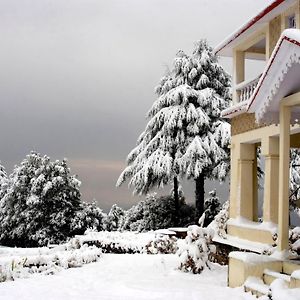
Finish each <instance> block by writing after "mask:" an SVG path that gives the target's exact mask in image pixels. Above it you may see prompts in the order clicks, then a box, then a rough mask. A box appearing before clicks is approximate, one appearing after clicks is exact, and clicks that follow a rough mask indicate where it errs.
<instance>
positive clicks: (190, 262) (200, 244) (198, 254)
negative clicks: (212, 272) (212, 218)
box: [177, 225, 215, 274]
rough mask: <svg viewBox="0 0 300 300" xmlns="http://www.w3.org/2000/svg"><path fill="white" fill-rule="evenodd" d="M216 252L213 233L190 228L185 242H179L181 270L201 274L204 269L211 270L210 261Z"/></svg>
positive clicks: (204, 229) (207, 230)
mask: <svg viewBox="0 0 300 300" xmlns="http://www.w3.org/2000/svg"><path fill="white" fill-rule="evenodd" d="M214 252H215V246H214V245H213V244H212V232H211V231H210V230H209V229H207V228H201V227H199V226H197V225H192V226H189V227H188V231H187V237H186V238H185V240H182V241H180V240H179V241H178V251H177V254H178V255H179V257H180V266H179V269H180V270H182V271H184V272H192V273H194V274H199V273H201V272H202V271H203V269H204V268H206V267H208V268H209V259H210V256H211V255H212V254H213V253H214Z"/></svg>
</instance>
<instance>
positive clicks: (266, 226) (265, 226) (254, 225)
mask: <svg viewBox="0 0 300 300" xmlns="http://www.w3.org/2000/svg"><path fill="white" fill-rule="evenodd" d="M227 224H228V225H233V226H238V227H243V228H247V229H255V230H264V231H269V232H271V233H272V234H274V233H276V232H277V224H275V223H272V222H262V223H258V222H253V221H250V220H248V219H246V218H243V217H237V218H231V219H229V220H228V222H227Z"/></svg>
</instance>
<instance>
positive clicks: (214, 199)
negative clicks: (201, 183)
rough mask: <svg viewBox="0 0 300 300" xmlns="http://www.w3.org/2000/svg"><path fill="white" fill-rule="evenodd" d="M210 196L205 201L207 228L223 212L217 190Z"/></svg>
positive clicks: (205, 222) (205, 224)
mask: <svg viewBox="0 0 300 300" xmlns="http://www.w3.org/2000/svg"><path fill="white" fill-rule="evenodd" d="M208 194H209V197H208V198H207V199H205V201H204V214H205V220H204V227H207V226H208V225H209V224H210V223H211V222H212V221H213V220H214V218H215V216H216V215H217V214H218V213H219V211H220V210H221V203H220V200H219V197H218V196H217V192H216V190H212V191H210V192H209V193H208Z"/></svg>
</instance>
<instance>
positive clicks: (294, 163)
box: [289, 149, 300, 216]
mask: <svg viewBox="0 0 300 300" xmlns="http://www.w3.org/2000/svg"><path fill="white" fill-rule="evenodd" d="M289 201H290V210H291V211H295V212H296V213H297V214H298V215H299V216H300V150H299V149H291V151H290V199H289Z"/></svg>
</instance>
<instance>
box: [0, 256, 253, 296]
mask: <svg viewBox="0 0 300 300" xmlns="http://www.w3.org/2000/svg"><path fill="white" fill-rule="evenodd" d="M177 266H178V256H176V255H172V254H168V255H146V254H133V255H132V254H131V255H130V254H104V255H103V256H102V258H101V259H100V260H99V261H98V262H96V263H91V264H88V265H84V266H83V267H80V268H74V269H68V270H63V271H61V272H59V273H57V274H55V275H48V276H45V275H41V274H36V275H33V276H31V277H30V278H27V279H18V280H16V281H8V282H3V283H1V284H0V299H5V300H19V299H22V300H41V299H42V300H50V299H51V300H69V299H70V300H94V299H97V300H99V299H101V300H119V299H120V300H126V299H128V300H129V299H130V300H135V299H136V300H143V299H147V300H151V299H155V300H158V299H164V300H165V299H172V300H179V299H180V300H183V299H191V300H192V299H197V300H200V299H205V300H209V299H212V300H218V299H222V300H224V299H226V300H227V299H230V300H235V299H238V300H247V299H252V300H253V299H255V298H254V297H253V296H251V295H250V294H246V293H244V292H243V291H242V289H241V288H239V289H230V288H227V287H226V280H227V268H226V267H221V266H219V265H213V270H212V271H209V270H205V271H204V272H203V273H202V274H200V275H193V274H190V273H183V272H181V271H179V270H177V269H176V267H177Z"/></svg>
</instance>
